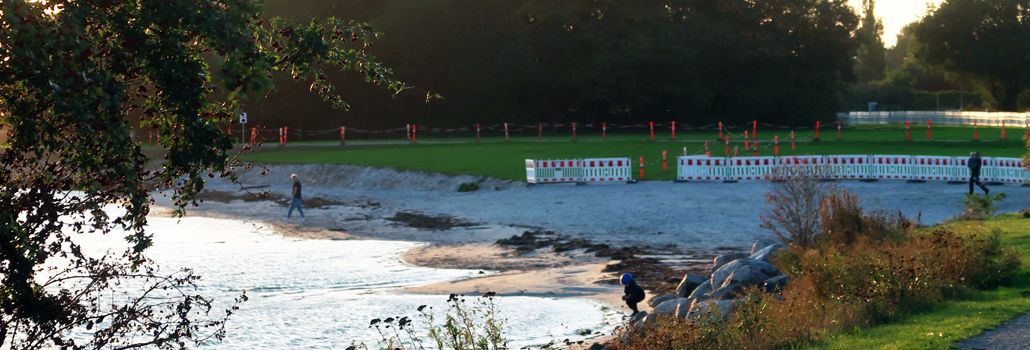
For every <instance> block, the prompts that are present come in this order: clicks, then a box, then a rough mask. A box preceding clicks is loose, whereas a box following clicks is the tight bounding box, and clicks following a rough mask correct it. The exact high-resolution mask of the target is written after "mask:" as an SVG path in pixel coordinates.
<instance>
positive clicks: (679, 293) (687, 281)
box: [676, 273, 707, 298]
mask: <svg viewBox="0 0 1030 350" xmlns="http://www.w3.org/2000/svg"><path fill="white" fill-rule="evenodd" d="M705 280H707V279H706V278H705V277H704V276H701V275H695V274H692V273H688V274H686V275H685V276H683V280H681V281H680V284H679V286H677V287H676V297H679V298H686V297H687V296H688V295H690V293H691V292H693V291H694V289H695V288H697V286H700V285H701V284H702V283H705Z"/></svg>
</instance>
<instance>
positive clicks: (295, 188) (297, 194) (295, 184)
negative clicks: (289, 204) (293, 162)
mask: <svg viewBox="0 0 1030 350" xmlns="http://www.w3.org/2000/svg"><path fill="white" fill-rule="evenodd" d="M293 198H301V197H300V181H294V182H293Z"/></svg>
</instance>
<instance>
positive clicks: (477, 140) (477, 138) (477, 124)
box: [476, 123, 479, 142]
mask: <svg viewBox="0 0 1030 350" xmlns="http://www.w3.org/2000/svg"><path fill="white" fill-rule="evenodd" d="M476 142H479V123H476Z"/></svg>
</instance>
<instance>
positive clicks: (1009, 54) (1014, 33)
mask: <svg viewBox="0 0 1030 350" xmlns="http://www.w3.org/2000/svg"><path fill="white" fill-rule="evenodd" d="M916 35H917V37H918V38H919V42H920V43H921V45H920V46H919V50H918V51H917V57H918V58H920V59H921V60H923V61H925V62H928V63H932V64H936V65H939V66H941V67H943V68H944V69H946V70H948V71H951V72H954V73H956V74H961V75H963V76H966V77H969V78H970V79H975V80H977V81H979V83H980V84H982V85H983V86H984V88H985V89H986V90H987V91H989V92H990V94H991V96H992V97H993V98H994V99H995V100H997V102H998V106H999V107H1000V108H1001V109H1002V110H1008V111H1015V110H1017V108H1018V100H1019V95H1020V93H1021V92H1022V91H1024V90H1026V89H1027V87H1028V85H1027V84H1028V83H1030V65H1028V64H1027V63H1028V62H1030V0H948V1H946V2H944V3H943V4H941V5H940V7H939V8H937V9H936V10H934V11H933V12H931V13H930V14H929V15H928V16H927V17H926V18H924V19H923V22H922V24H920V25H919V26H918V28H917V29H916Z"/></svg>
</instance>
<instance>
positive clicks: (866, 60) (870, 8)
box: [855, 0, 887, 82]
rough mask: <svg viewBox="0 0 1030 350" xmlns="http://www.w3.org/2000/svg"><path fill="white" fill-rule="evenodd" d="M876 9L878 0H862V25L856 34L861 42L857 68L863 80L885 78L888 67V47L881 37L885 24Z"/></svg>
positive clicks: (859, 78) (859, 77)
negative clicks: (879, 18)
mask: <svg viewBox="0 0 1030 350" xmlns="http://www.w3.org/2000/svg"><path fill="white" fill-rule="evenodd" d="M875 10H876V0H862V11H863V12H864V14H863V16H862V26H861V27H860V28H859V29H858V32H856V35H855V39H856V40H858V42H859V47H858V60H857V62H856V66H855V68H856V69H855V70H856V71H857V72H856V73H857V75H858V81H861V82H869V81H877V80H880V79H883V77H884V71H885V69H886V58H887V49H886V48H884V47H883V39H881V38H880V36H881V35H883V24H882V23H880V21H879V20H878V19H877V18H876V11H875Z"/></svg>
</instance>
